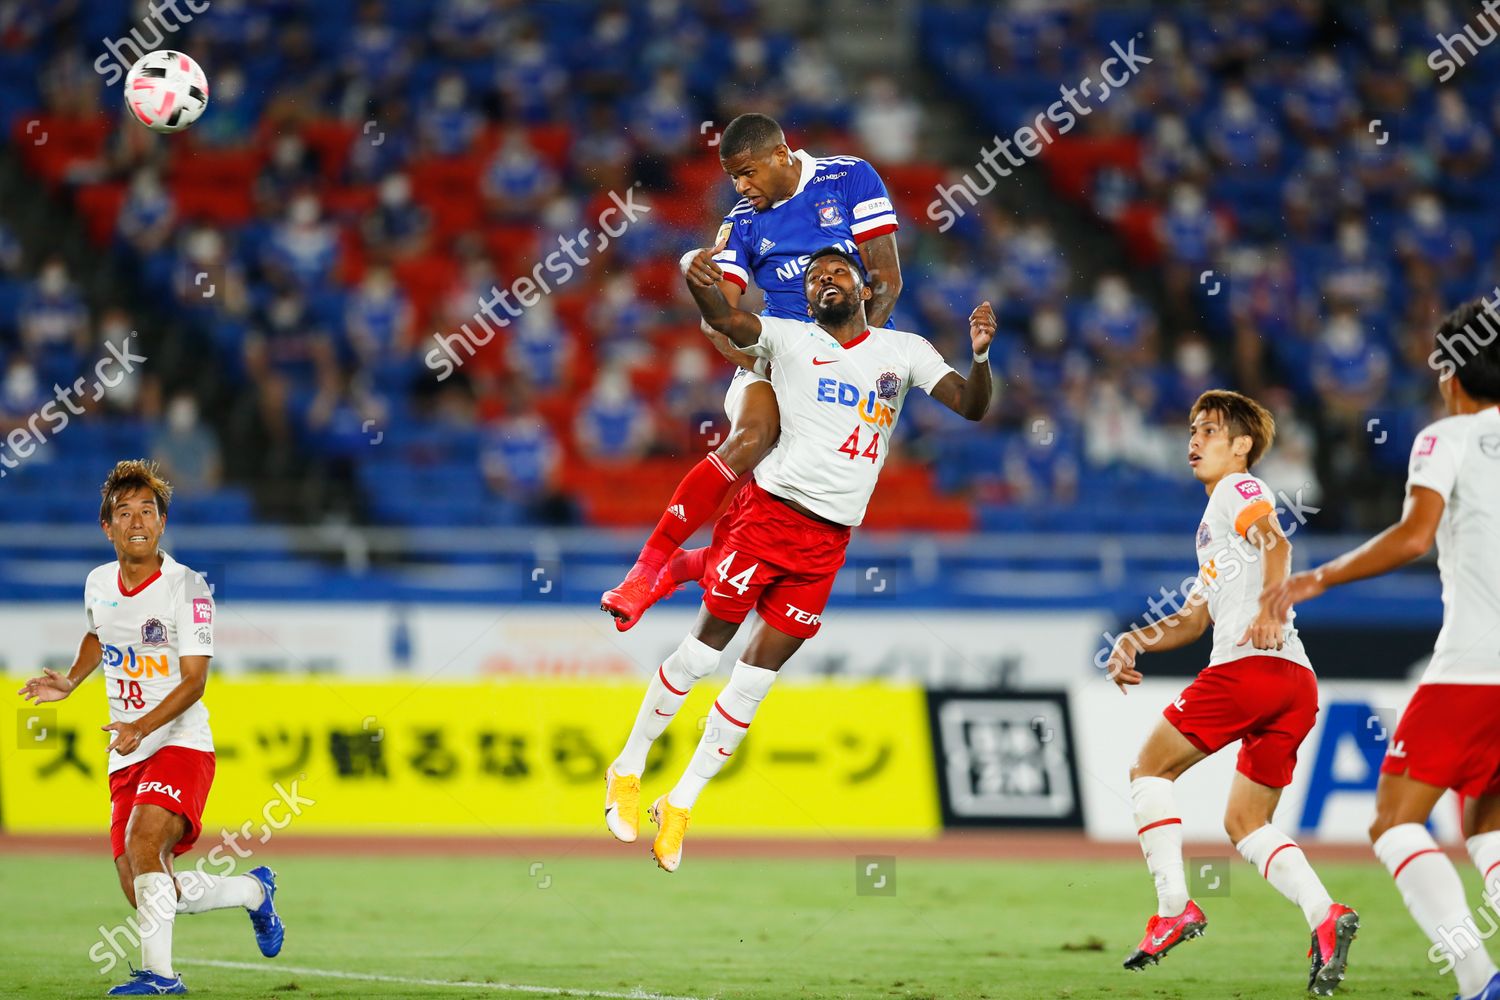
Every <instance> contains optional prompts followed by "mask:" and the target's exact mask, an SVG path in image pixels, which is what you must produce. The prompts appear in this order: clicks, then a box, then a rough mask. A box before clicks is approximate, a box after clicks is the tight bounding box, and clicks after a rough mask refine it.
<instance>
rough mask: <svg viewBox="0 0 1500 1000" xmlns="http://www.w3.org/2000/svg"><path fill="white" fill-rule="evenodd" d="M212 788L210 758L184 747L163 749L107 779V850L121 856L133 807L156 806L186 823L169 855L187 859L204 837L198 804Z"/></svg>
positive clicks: (212, 778)
mask: <svg viewBox="0 0 1500 1000" xmlns="http://www.w3.org/2000/svg"><path fill="white" fill-rule="evenodd" d="M213 783H214V755H213V754H211V753H208V752H207V751H204V750H189V749H188V748H187V747H172V746H167V747H162V748H161V749H160V750H158V751H156V753H154V754H152V755H151V756H150V757H147V758H146V759H145V760H142V761H137V762H136V763H134V764H131V765H130V766H129V767H122V768H120V770H118V771H116V772H115V773H114V774H111V775H110V776H109V845H110V847H111V848H112V849H113V850H114V857H117V858H118V857H119V856H120V855H122V854H124V853H125V825H126V824H127V823H129V822H130V811H131V810H132V809H134V808H135V807H136V806H138V805H153V806H161V807H162V808H163V809H166V810H169V811H171V812H174V813H177V815H179V816H181V817H182V818H183V819H185V820H187V822H188V832H187V833H185V834H183V837H182V839H181V840H179V841H178V842H177V846H175V847H173V848H172V853H173V854H186V853H187V852H188V851H190V850H192V849H193V845H194V844H196V843H197V842H198V835H199V834H201V833H202V832H203V804H204V803H205V802H207V801H208V789H209V787H210V786H211V785H213Z"/></svg>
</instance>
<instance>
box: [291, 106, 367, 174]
mask: <svg viewBox="0 0 1500 1000" xmlns="http://www.w3.org/2000/svg"><path fill="white" fill-rule="evenodd" d="M358 134H359V130H358V129H356V128H355V127H354V126H353V125H351V124H349V123H348V122H341V121H338V120H336V119H319V120H318V121H311V122H308V123H307V124H306V125H303V126H302V141H303V142H305V143H307V145H308V148H309V149H311V150H313V151H314V152H315V153H316V154H317V156H318V163H319V164H320V165H321V166H322V168H323V176H324V178H326V179H327V180H328V181H330V182H334V183H337V182H338V180H339V179H340V178H341V177H343V176H344V166H345V164H347V163H348V162H349V148H350V146H352V145H353V143H354V137H355V136H356V135H358Z"/></svg>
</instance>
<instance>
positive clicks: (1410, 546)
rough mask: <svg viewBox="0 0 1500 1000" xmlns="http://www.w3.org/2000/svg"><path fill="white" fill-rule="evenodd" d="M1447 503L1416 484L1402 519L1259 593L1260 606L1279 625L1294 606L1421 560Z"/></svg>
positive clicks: (1408, 496) (1424, 487) (1438, 494)
mask: <svg viewBox="0 0 1500 1000" xmlns="http://www.w3.org/2000/svg"><path fill="white" fill-rule="evenodd" d="M1444 505H1445V504H1444V501H1443V497H1442V494H1440V493H1438V492H1437V491H1436V490H1431V489H1428V488H1427V487H1426V486H1413V487H1412V488H1411V492H1410V493H1408V494H1407V495H1406V505H1405V506H1404V507H1403V508H1402V510H1401V520H1400V521H1397V522H1396V523H1395V524H1393V525H1391V526H1390V527H1389V528H1386V529H1385V530H1384V531H1382V532H1381V533H1380V534H1378V535H1376V536H1375V537H1374V538H1372V539H1370V540H1369V541H1368V542H1365V543H1364V544H1363V545H1361V546H1360V547H1359V548H1357V549H1351V550H1350V551H1348V552H1345V553H1344V554H1343V555H1341V556H1339V557H1338V558H1336V559H1333V560H1330V561H1329V562H1326V563H1324V564H1323V565H1321V566H1319V567H1318V568H1317V569H1314V570H1304V571H1302V572H1301V573H1293V574H1292V575H1291V577H1289V578H1288V579H1287V581H1286V582H1285V583H1283V584H1282V585H1281V586H1279V587H1277V588H1276V589H1275V590H1274V591H1268V592H1266V593H1263V594H1262V595H1261V608H1262V609H1263V610H1264V611H1265V612H1267V613H1269V614H1271V615H1273V616H1275V618H1276V620H1277V621H1285V620H1286V613H1287V612H1288V611H1289V610H1291V607H1292V605H1294V604H1300V603H1301V602H1303V601H1310V600H1312V599H1313V598H1315V597H1318V596H1319V595H1321V594H1322V593H1323V592H1324V591H1326V590H1327V589H1328V588H1329V587H1337V586H1339V585H1340V584H1345V583H1349V582H1351V581H1353V580H1363V579H1365V578H1366V577H1370V576H1380V575H1381V574H1382V573H1389V572H1390V571H1391V570H1393V569H1396V568H1398V567H1400V566H1405V565H1406V564H1407V563H1409V562H1411V561H1412V560H1413V559H1420V558H1421V557H1422V556H1423V555H1425V554H1426V553H1427V551H1428V550H1429V549H1431V548H1432V541H1433V539H1434V538H1436V537H1437V529H1438V522H1439V521H1441V520H1442V519H1443V507H1444Z"/></svg>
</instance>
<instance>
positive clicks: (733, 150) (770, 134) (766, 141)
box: [719, 111, 786, 160]
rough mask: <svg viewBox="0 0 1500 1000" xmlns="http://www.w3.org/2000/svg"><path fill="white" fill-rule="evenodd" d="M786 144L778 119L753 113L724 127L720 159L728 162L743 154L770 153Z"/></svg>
mask: <svg viewBox="0 0 1500 1000" xmlns="http://www.w3.org/2000/svg"><path fill="white" fill-rule="evenodd" d="M784 142H786V135H785V134H784V133H783V132H782V131H781V126H780V125H778V124H776V119H774V118H772V117H771V116H770V115H763V114H759V113H757V112H754V111H752V112H750V113H749V114H744V115H740V116H739V117H738V118H736V119H735V120H734V121H732V122H730V123H729V124H728V125H726V126H724V134H723V135H722V136H720V137H719V159H721V160H727V159H729V158H730V157H732V156H739V155H740V154H741V153H769V152H770V151H771V150H773V149H775V148H776V147H777V146H779V145H781V144H782V143H784Z"/></svg>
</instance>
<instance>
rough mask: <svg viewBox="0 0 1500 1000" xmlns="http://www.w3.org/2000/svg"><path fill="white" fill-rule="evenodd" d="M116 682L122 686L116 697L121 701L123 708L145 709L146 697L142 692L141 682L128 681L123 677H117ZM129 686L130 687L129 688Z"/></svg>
mask: <svg viewBox="0 0 1500 1000" xmlns="http://www.w3.org/2000/svg"><path fill="white" fill-rule="evenodd" d="M115 682H116V683H117V684H119V685H120V690H119V691H118V692H116V694H115V697H116V698H119V699H120V703H121V705H120V707H122V708H145V707H146V696H145V695H144V694H143V693H142V692H141V682H140V681H127V680H126V679H125V678H123V677H116V678H115ZM127 685H128V686H127Z"/></svg>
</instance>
